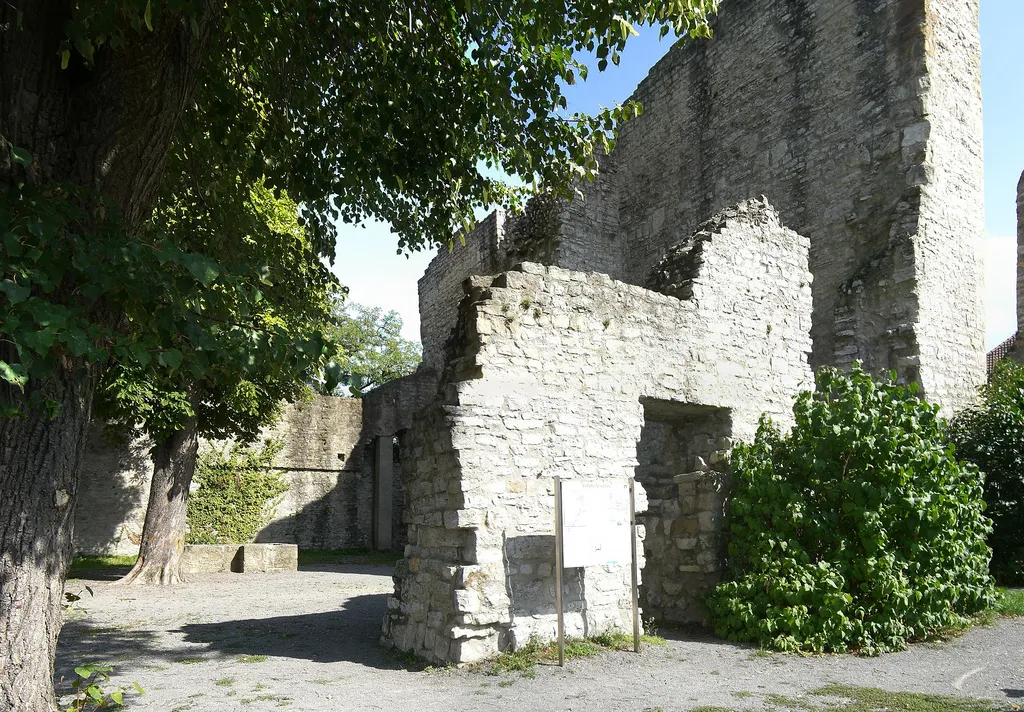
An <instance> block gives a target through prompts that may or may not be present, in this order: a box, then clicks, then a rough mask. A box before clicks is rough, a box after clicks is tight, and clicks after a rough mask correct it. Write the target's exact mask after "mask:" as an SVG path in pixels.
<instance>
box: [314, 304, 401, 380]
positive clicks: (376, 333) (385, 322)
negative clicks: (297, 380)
mask: <svg viewBox="0 0 1024 712" xmlns="http://www.w3.org/2000/svg"><path fill="white" fill-rule="evenodd" d="M334 319H335V325H334V327H333V328H332V329H331V332H330V335H329V338H330V340H331V342H332V344H333V345H334V346H335V347H336V348H337V356H336V357H335V358H336V360H335V361H333V362H332V363H331V364H330V365H329V367H328V368H327V369H326V370H325V383H324V391H325V392H326V393H328V394H331V393H336V392H337V390H339V388H340V386H342V385H344V386H347V387H348V391H349V393H350V394H351V395H353V396H355V397H356V398H359V397H360V396H362V394H363V393H365V392H366V391H369V390H371V389H373V388H376V387H377V386H380V385H382V384H384V383H387V382H388V381H391V380H394V379H396V378H401V377H402V376H406V375H408V374H410V373H412V372H413V371H415V370H416V367H417V366H418V365H419V362H420V359H421V349H420V345H419V343H418V342H415V341H409V340H407V339H403V338H402V318H401V317H400V316H399V315H398V312H395V311H390V312H387V313H385V312H384V310H383V309H381V308H380V307H366V306H363V305H361V304H349V305H347V306H342V305H341V304H340V303H339V304H338V305H337V306H336V308H335V314H334Z"/></svg>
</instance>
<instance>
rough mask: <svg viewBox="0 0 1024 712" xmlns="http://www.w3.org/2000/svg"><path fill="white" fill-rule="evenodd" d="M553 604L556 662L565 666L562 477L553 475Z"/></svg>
mask: <svg viewBox="0 0 1024 712" xmlns="http://www.w3.org/2000/svg"><path fill="white" fill-rule="evenodd" d="M555 606H556V607H557V608H558V664H559V665H560V666H562V667H565V615H564V613H563V612H562V478H561V477H555Z"/></svg>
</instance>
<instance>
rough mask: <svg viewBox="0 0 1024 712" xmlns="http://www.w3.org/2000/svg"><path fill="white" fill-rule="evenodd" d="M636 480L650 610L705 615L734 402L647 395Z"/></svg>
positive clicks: (718, 552)
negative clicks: (643, 506)
mask: <svg viewBox="0 0 1024 712" xmlns="http://www.w3.org/2000/svg"><path fill="white" fill-rule="evenodd" d="M641 403H642V404H643V408H644V426H643V429H642V431H641V433H640V439H639V441H637V467H636V481H637V482H638V483H639V484H640V485H641V486H642V487H643V488H644V491H645V493H646V495H647V511H646V512H641V513H639V514H638V516H637V518H638V521H639V522H640V523H641V524H643V525H644V527H645V529H646V536H645V538H644V559H645V563H644V567H643V572H642V582H641V585H640V605H641V607H642V608H643V615H644V617H645V618H653V619H655V620H657V621H660V622H665V623H701V622H702V621H703V620H704V608H703V604H702V603H701V594H703V593H704V592H705V591H707V590H709V589H710V588H711V587H713V586H714V585H715V584H716V583H717V582H718V578H719V575H720V573H719V572H720V568H721V561H722V554H723V553H724V552H723V551H722V537H721V532H722V523H723V516H724V505H725V496H726V494H727V492H728V484H729V483H728V474H727V473H726V471H725V470H726V468H725V458H724V456H723V455H724V453H725V452H726V451H728V450H729V448H731V447H732V430H733V419H732V411H731V410H730V409H729V408H721V407H715V406H708V405H697V404H692V403H678V402H674V401H665V400H656V399H641Z"/></svg>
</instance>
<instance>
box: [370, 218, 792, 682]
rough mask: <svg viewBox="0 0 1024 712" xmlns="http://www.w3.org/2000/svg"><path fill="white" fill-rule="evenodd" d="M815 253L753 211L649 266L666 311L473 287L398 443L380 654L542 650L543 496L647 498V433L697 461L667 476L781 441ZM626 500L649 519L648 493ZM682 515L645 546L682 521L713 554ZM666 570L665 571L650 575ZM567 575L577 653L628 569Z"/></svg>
mask: <svg viewBox="0 0 1024 712" xmlns="http://www.w3.org/2000/svg"><path fill="white" fill-rule="evenodd" d="M808 250H809V241H808V239H807V238H805V237H803V236H801V235H798V234H797V233H795V232H793V231H792V230H789V229H787V228H785V227H784V226H783V225H782V224H781V223H780V221H779V217H778V215H777V214H776V212H775V211H774V210H773V209H772V208H771V207H770V206H769V205H767V203H766V202H765V201H763V200H753V201H745V202H743V203H741V204H739V205H738V206H736V207H734V208H731V209H729V210H727V211H725V212H723V213H722V214H720V215H719V216H717V217H716V218H715V219H713V220H711V221H709V222H708V223H706V224H705V225H703V226H702V227H701V229H700V230H699V231H698V232H697V233H696V234H695V235H694V236H692V238H691V239H690V240H688V241H686V242H685V243H684V244H683V245H682V246H680V247H679V248H678V249H676V250H673V251H670V252H669V254H668V255H667V256H665V257H664V259H663V260H662V261H661V262H660V263H659V264H658V265H652V267H653V269H652V270H651V273H650V275H649V280H645V281H648V282H649V283H650V284H651V285H652V286H654V287H657V288H658V289H663V290H664V291H667V292H669V293H670V294H671V295H672V296H670V295H669V294H663V293H660V292H658V291H653V290H652V289H646V288H644V287H640V286H637V285H631V284H626V283H623V282H618V281H615V280H613V279H611V278H610V277H609V276H607V275H605V274H598V273H584V272H574V271H569V270H565V269H561V268H558V267H553V266H552V267H545V266H541V265H538V264H534V263H524V264H522V265H520V266H518V267H516V268H515V269H512V270H510V271H506V272H504V273H502V274H499V275H497V276H495V277H473V278H471V279H470V280H467V282H466V284H465V285H464V289H465V293H466V296H465V298H464V299H463V300H462V302H461V304H460V306H459V321H458V324H457V327H456V329H455V330H454V332H453V336H452V337H451V339H450V341H449V343H448V344H447V345H446V348H445V353H446V354H447V358H446V360H445V362H444V364H443V365H444V371H443V374H442V376H441V382H440V386H439V389H438V394H439V395H438V398H437V399H436V400H435V401H434V403H433V404H432V405H430V406H429V407H428V408H427V409H426V410H425V411H424V412H423V413H422V414H421V415H420V416H419V417H418V418H417V419H416V421H415V422H414V423H413V426H412V428H411V430H410V432H409V433H408V435H407V437H406V442H407V447H406V455H405V457H404V458H403V461H402V478H403V483H402V484H403V489H404V491H405V494H406V501H405V511H406V514H405V517H406V522H407V525H408V537H409V544H408V545H407V547H406V557H405V559H404V560H403V561H401V562H399V565H398V567H397V569H396V573H395V581H396V586H395V594H394V596H392V597H391V598H390V600H389V602H388V614H387V616H386V617H385V621H384V630H383V640H384V642H385V643H387V644H390V645H395V646H397V647H398V648H400V649H402V650H411V651H413V652H414V653H415V654H417V655H420V656H423V657H425V658H427V659H430V660H434V661H438V662H450V661H454V662H467V661H472V660H478V659H481V658H483V657H486V656H489V655H493V654H495V653H497V652H498V651H500V650H503V649H505V648H507V647H509V646H516V645H521V644H522V643H523V642H525V641H526V640H527V639H529V637H531V636H533V635H537V636H540V637H542V638H545V639H551V638H552V637H553V636H554V635H555V590H554V576H553V571H552V566H553V564H554V534H553V521H554V513H553V510H552V508H553V478H554V477H555V476H561V477H567V478H570V477H571V478H585V479H604V478H623V477H632V476H634V475H638V479H640V481H641V484H642V485H644V484H645V479H647V478H646V477H639V476H640V475H642V474H644V473H643V472H642V471H641V464H642V463H641V462H640V460H639V459H638V453H640V451H641V450H657V449H658V448H659V447H661V448H662V449H664V443H662V444H661V445H657V444H655V445H650V444H649V443H648V444H645V442H644V438H643V430H644V427H645V420H646V419H650V420H651V421H652V422H653V421H657V422H659V423H670V424H675V425H676V426H677V430H678V432H679V436H678V438H677V440H680V441H685V443H686V444H685V445H680V446H679V447H677V448H676V450H682V449H686V450H687V452H688V453H689V455H688V457H690V459H689V460H688V461H687V462H681V461H677V463H676V464H677V465H678V467H679V469H676V470H675V471H674V472H672V475H676V474H682V473H684V472H687V471H693V470H694V469H695V467H694V465H700V464H701V463H704V464H705V465H707V466H708V467H709V468H710V465H709V464H708V463H707V460H715V457H714V455H715V454H717V453H718V452H719V451H720V450H721V449H725V448H724V445H725V444H726V441H725V440H721V438H724V437H729V438H740V439H748V438H750V437H752V435H753V433H754V430H755V428H756V424H757V421H758V418H759V416H760V415H761V413H763V412H766V413H768V414H769V415H770V416H771V417H773V418H774V419H776V421H778V422H780V423H781V424H783V425H786V424H788V422H789V413H790V406H791V401H792V397H793V395H794V394H795V393H796V392H797V391H798V390H799V389H800V388H801V387H807V386H809V385H810V383H811V371H810V368H809V365H808V354H809V352H810V350H811V340H810V336H809V333H810V328H811V282H812V278H811V274H810V272H809V271H808V266H807V265H808V262H807V260H808ZM687 423H691V424H696V425H697V426H699V427H697V428H696V429H693V428H689V429H688V428H687V427H686V426H687ZM701 427H703V428H704V430H701V429H700V428H701ZM712 432H713V433H714V434H715V437H714V438H712V439H711V441H710V444H709V443H707V442H706V441H707V440H708V438H709V437H710V433H712ZM720 432H721V433H727V435H725V434H723V435H720V436H719V435H717V434H718V433H720ZM698 453H699V454H698ZM698 458H699V461H698ZM645 486H646V485H645ZM637 495H638V506H639V508H640V510H646V509H647V499H648V497H647V496H646V495H645V489H644V488H643V487H641V488H638V492H637ZM659 497H660V495H659ZM652 499H653V498H652ZM692 505H693V511H692V512H691V511H689V510H687V511H686V512H685V513H684V512H683V511H680V512H674V513H666V512H661V511H659V512H657V513H653V514H657V515H658V516H656V517H652V518H651V519H650V520H649V521H650V524H649V526H648V527H647V532H646V536H647V539H648V541H650V540H651V539H652V538H659V539H667V538H668V537H671V536H673V532H675V531H676V530H678V529H679V527H678V526H674V522H675V519H681V518H684V517H685V516H690V515H693V516H694V517H696V518H697V519H699V520H700V522H698V524H700V523H701V522H703V523H704V524H706V526H704V527H703V528H700V529H698V530H697V531H696V532H695V534H696V535H697V536H705V537H710V538H713V537H714V536H715V531H716V527H717V528H718V529H720V525H721V516H720V515H719V516H718V517H715V516H714V515H713V513H712V512H711V510H712V509H713V508H714V504H713V503H711V502H709V501H707V498H705V499H704V500H700V499H699V498H698V500H697V501H694V502H693V503H692ZM663 509H664V508H663ZM698 510H701V512H700V513H698ZM705 511H706V512H707V515H706V516H705V515H704V513H703V512H705ZM666 523H667V531H666ZM680 538H682V537H680ZM709 545H711V546H714V545H715V544H714V542H710V540H709ZM659 546H660V545H659ZM647 548H648V547H647V546H645V549H647ZM653 548H655V549H657V548H658V547H653ZM709 557H710V554H709V555H708V556H700V555H697V556H696V558H695V559H694V560H695V561H696V564H695V565H696V566H697V567H702V566H703V567H704V568H700V569H699V570H698V571H697V572H696V573H703V574H708V575H710V576H712V577H713V575H714V574H715V568H714V567H713V566H711V565H707V564H706V562H707V561H708V560H709ZM661 563H665V564H666V565H667V564H668V563H669V559H668V558H666V557H652V559H651V561H650V562H649V565H650V564H654V565H660V564H661ZM671 564H672V565H675V566H677V567H678V566H679V564H678V562H677V561H676V560H675V559H673V560H672V561H671ZM686 565H689V564H686ZM570 573H571V575H570V576H568V578H567V580H566V581H565V585H564V591H563V594H564V596H565V601H566V608H567V611H568V614H567V631H568V633H569V634H570V635H591V634H596V633H598V632H601V631H604V630H607V629H612V628H616V629H626V628H628V627H629V625H630V620H631V606H630V602H629V596H628V591H629V571H628V567H593V568H587V569H586V570H576V571H575V572H570ZM689 573H693V572H691V571H689V570H687V571H673V572H668V573H665V574H663V575H660V579H659V580H672V581H679V580H682V579H680V574H689ZM647 575H649V574H648V573H647V571H646V570H645V576H647ZM681 600H687V603H686V605H689V601H688V599H685V597H684V599H681ZM665 605H672V604H668V603H666V604H665Z"/></svg>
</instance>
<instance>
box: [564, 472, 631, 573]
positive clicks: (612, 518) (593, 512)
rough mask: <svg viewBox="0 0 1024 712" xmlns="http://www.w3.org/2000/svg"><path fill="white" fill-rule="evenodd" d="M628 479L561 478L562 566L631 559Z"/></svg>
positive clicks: (624, 562)
mask: <svg viewBox="0 0 1024 712" xmlns="http://www.w3.org/2000/svg"><path fill="white" fill-rule="evenodd" d="M632 534H633V528H632V527H631V526H630V521H629V483H628V481H627V480H625V479H622V480H616V481H613V482H593V481H586V480H562V566H564V567H565V568H567V569H572V568H576V567H579V566H602V565H606V564H621V565H626V564H629V563H631V562H632V559H633V556H632V550H631V546H630V541H631V537H632Z"/></svg>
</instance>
